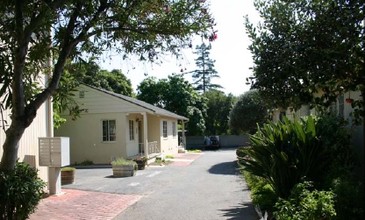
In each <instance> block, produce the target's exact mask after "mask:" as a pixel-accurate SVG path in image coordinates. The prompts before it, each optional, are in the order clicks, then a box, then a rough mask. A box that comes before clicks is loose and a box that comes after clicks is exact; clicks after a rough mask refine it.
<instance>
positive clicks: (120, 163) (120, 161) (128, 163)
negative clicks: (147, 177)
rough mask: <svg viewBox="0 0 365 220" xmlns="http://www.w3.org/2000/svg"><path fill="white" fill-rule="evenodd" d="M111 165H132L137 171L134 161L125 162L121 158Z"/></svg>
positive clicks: (125, 160)
mask: <svg viewBox="0 0 365 220" xmlns="http://www.w3.org/2000/svg"><path fill="white" fill-rule="evenodd" d="M111 164H112V166H123V165H133V166H134V168H135V169H136V170H137V169H138V166H137V163H136V162H135V161H133V160H127V159H124V158H122V157H119V158H116V159H115V160H113V161H112V162H111Z"/></svg>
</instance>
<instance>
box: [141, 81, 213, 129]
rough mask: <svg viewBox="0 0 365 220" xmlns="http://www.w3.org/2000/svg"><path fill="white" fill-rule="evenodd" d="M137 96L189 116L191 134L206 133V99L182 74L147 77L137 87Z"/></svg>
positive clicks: (188, 127)
mask: <svg viewBox="0 0 365 220" xmlns="http://www.w3.org/2000/svg"><path fill="white" fill-rule="evenodd" d="M137 98H138V99H140V100H143V101H145V102H148V103H150V104H152V105H155V106H158V107H160V108H164V109H166V110H169V111H172V112H174V113H176V114H179V115H182V116H185V117H187V118H189V122H188V125H187V130H188V133H189V135H199V134H203V133H204V130H205V121H204V118H205V115H206V108H207V106H206V100H205V98H204V97H203V96H201V95H199V94H198V93H197V92H196V91H195V90H194V88H193V86H192V85H191V84H190V83H189V82H188V81H186V80H185V79H184V78H183V77H182V76H181V75H172V76H169V77H168V78H167V79H160V80H157V79H156V78H154V77H149V78H146V79H145V80H143V81H142V82H141V84H140V85H139V86H138V88H137Z"/></svg>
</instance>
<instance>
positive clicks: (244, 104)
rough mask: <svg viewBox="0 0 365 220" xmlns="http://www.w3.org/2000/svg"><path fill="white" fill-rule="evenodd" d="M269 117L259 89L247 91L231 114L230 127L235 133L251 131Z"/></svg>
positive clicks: (251, 132)
mask: <svg viewBox="0 0 365 220" xmlns="http://www.w3.org/2000/svg"><path fill="white" fill-rule="evenodd" d="M267 119H268V113H267V106H266V104H265V102H264V100H263V99H262V98H261V96H260V94H259V92H258V91H257V90H250V91H248V92H245V93H244V94H243V95H241V96H240V97H239V98H238V101H237V102H236V103H235V105H234V106H233V109H232V111H231V112H230V114H229V127H230V129H231V132H232V133H234V134H243V133H250V134H253V133H254V132H255V131H256V130H257V125H258V124H263V123H264V122H266V120H267Z"/></svg>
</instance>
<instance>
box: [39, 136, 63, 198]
mask: <svg viewBox="0 0 365 220" xmlns="http://www.w3.org/2000/svg"><path fill="white" fill-rule="evenodd" d="M68 165H70V139H69V138H68V137H41V138H39V166H47V167H48V188H49V194H51V195H53V194H60V193H61V167H63V166H68Z"/></svg>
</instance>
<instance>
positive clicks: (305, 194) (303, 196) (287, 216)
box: [274, 182, 336, 220]
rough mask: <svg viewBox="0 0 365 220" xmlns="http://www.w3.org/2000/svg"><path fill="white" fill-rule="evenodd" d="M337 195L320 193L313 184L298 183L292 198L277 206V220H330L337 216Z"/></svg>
mask: <svg viewBox="0 0 365 220" xmlns="http://www.w3.org/2000/svg"><path fill="white" fill-rule="evenodd" d="M334 198H335V195H334V193H333V192H332V191H318V190H316V189H314V188H313V186H312V184H311V182H303V183H298V184H297V185H295V187H294V188H293V190H292V193H291V194H290V197H289V198H288V199H287V200H285V199H279V201H278V202H277V203H276V204H275V208H276V209H277V210H276V211H275V212H274V216H275V218H276V219H277V220H318V219H323V220H330V219H333V218H334V217H335V216H336V211H335V208H334Z"/></svg>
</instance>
